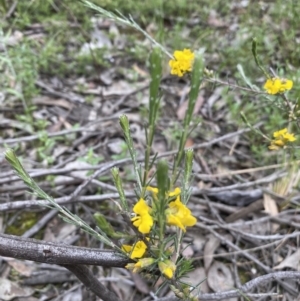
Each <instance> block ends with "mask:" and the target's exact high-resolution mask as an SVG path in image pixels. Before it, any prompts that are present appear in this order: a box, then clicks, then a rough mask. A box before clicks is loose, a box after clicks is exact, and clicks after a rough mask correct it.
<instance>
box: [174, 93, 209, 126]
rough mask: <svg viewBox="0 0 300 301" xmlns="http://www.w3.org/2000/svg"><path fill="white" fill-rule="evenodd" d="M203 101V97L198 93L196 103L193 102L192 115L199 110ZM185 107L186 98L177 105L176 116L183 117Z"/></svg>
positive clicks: (181, 118) (186, 104)
mask: <svg viewBox="0 0 300 301" xmlns="http://www.w3.org/2000/svg"><path fill="white" fill-rule="evenodd" d="M203 103H204V98H203V97H202V96H201V95H199V96H198V98H197V100H196V103H195V107H194V111H193V115H195V114H197V113H198V112H199V110H200V109H201V107H202V105H203ZM187 108H188V100H186V101H185V102H184V103H182V104H181V105H180V106H179V108H178V109H177V112H176V115H177V118H178V119H179V120H183V119H184V116H185V112H186V110H187Z"/></svg>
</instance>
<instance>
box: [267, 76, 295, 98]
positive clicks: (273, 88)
mask: <svg viewBox="0 0 300 301" xmlns="http://www.w3.org/2000/svg"><path fill="white" fill-rule="evenodd" d="M292 87H293V81H291V80H289V79H285V78H278V77H274V78H269V79H267V81H266V83H265V85H264V88H265V90H266V91H267V93H268V94H272V95H274V94H278V93H284V92H285V91H287V90H291V89H292Z"/></svg>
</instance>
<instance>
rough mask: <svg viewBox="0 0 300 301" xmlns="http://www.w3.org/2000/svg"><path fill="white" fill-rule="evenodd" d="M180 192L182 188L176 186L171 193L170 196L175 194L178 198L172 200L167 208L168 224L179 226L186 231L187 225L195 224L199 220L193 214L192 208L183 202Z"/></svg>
mask: <svg viewBox="0 0 300 301" xmlns="http://www.w3.org/2000/svg"><path fill="white" fill-rule="evenodd" d="M180 192H181V191H180V188H176V189H175V190H174V191H173V192H171V193H169V196H175V197H176V199H175V201H173V202H170V203H169V208H168V209H166V216H167V224H168V225H172V226H177V227H179V228H180V229H182V230H183V231H185V227H191V226H194V225H195V224H196V222H197V220H196V218H195V217H194V216H193V215H192V214H191V211H190V209H188V208H187V207H186V206H185V205H184V204H183V203H181V201H180Z"/></svg>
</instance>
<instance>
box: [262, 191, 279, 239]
mask: <svg viewBox="0 0 300 301" xmlns="http://www.w3.org/2000/svg"><path fill="white" fill-rule="evenodd" d="M264 208H265V211H266V212H267V213H268V214H270V215H271V216H277V215H278V213H279V211H278V206H277V204H276V201H275V200H274V199H272V197H271V196H270V195H269V194H266V193H264ZM279 227H280V225H279V224H276V223H271V228H272V232H273V233H274V232H276V231H277V230H278V228H279Z"/></svg>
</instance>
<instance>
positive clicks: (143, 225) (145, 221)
mask: <svg viewBox="0 0 300 301" xmlns="http://www.w3.org/2000/svg"><path fill="white" fill-rule="evenodd" d="M150 211H151V208H150V207H149V206H148V205H147V204H146V202H145V200H144V199H142V198H141V199H140V200H139V201H138V202H137V203H136V204H135V206H134V207H133V212H134V213H135V214H136V216H135V217H133V218H132V219H131V221H132V222H133V225H134V226H135V227H137V228H138V230H139V231H140V232H141V233H143V234H147V233H149V232H150V230H151V227H152V226H153V218H152V216H151V215H150V213H149V212H150Z"/></svg>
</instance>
